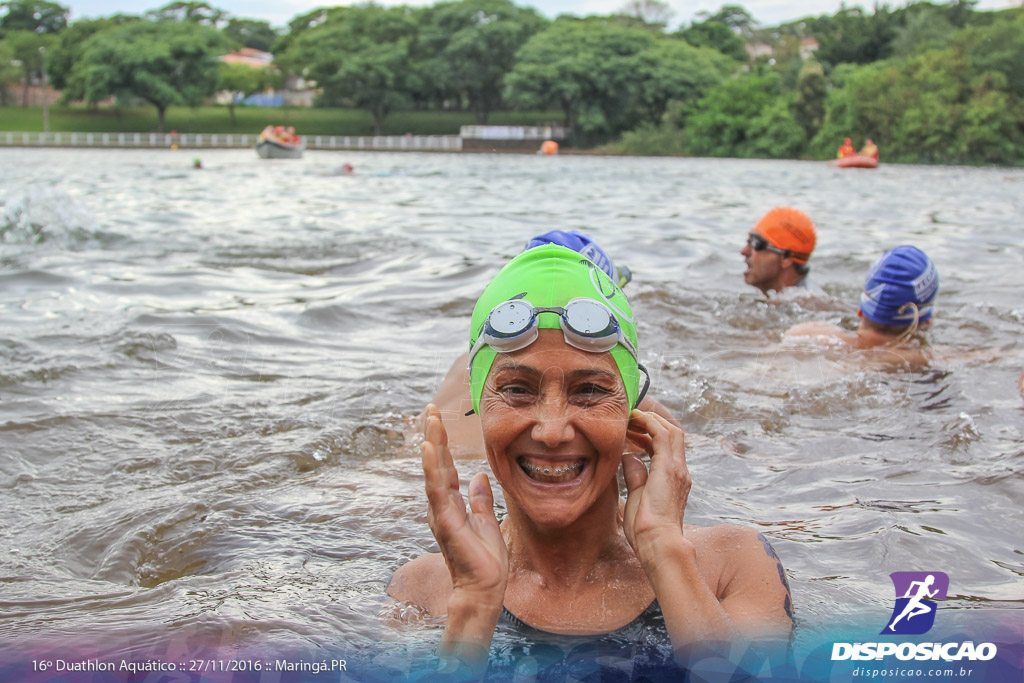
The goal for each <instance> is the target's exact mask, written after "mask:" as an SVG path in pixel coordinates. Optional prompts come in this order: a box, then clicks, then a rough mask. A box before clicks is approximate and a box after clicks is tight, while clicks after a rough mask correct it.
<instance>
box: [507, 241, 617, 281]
mask: <svg viewBox="0 0 1024 683" xmlns="http://www.w3.org/2000/svg"><path fill="white" fill-rule="evenodd" d="M542 244H557V245H559V246H562V247H566V248H568V249H572V250H573V251H575V252H579V253H580V254H582V255H583V256H585V257H586V258H588V259H590V260H591V261H592V262H593V263H594V265H595V266H597V267H598V268H600V269H601V270H603V271H604V272H606V273H608V277H610V278H611V279H612V282H617V283H619V284H620V286H621V285H623V284H625V283H624V282H620V278H619V272H618V271H617V270H616V269H615V264H614V263H612V260H611V259H610V258H608V254H606V253H604V249H602V248H601V247H599V246H598V245H597V242H595V241H594V238H593V237H591V236H590V235H586V234H584V233H582V232H580V231H578V230H551V231H549V232H546V233H544V234H543V235H537V236H536V237H534V238H533V239H531V240H530V241H529V242H527V243H526V246H525V247H523V251H526V250H527V249H533V248H534V247H539V246H540V245H542ZM627 272H628V271H627Z"/></svg>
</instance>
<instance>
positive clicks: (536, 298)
mask: <svg viewBox="0 0 1024 683" xmlns="http://www.w3.org/2000/svg"><path fill="white" fill-rule="evenodd" d="M638 351H639V346H638V339H637V332H636V322H635V320H634V313H633V309H632V307H631V306H630V304H629V301H628V300H627V298H626V296H625V294H624V293H623V292H622V289H621V288H620V287H619V286H618V285H617V284H616V283H615V282H614V281H613V280H612V279H611V277H609V275H608V273H607V272H605V271H604V270H603V269H601V268H600V267H599V266H598V265H597V264H595V263H594V262H593V261H591V260H590V259H588V258H585V257H584V256H582V255H581V254H580V253H579V252H577V251H574V250H572V249H569V248H566V247H563V246H560V245H555V244H544V245H541V246H537V247H534V248H530V249H527V250H526V251H524V252H523V253H521V254H519V255H518V256H516V257H515V258H514V259H512V260H511V261H510V262H509V263H508V264H507V265H506V266H505V267H504V268H502V269H501V271H499V272H498V273H497V275H495V277H494V278H493V279H492V280H491V282H490V284H488V285H487V287H486V288H485V289H484V291H483V294H481V296H480V299H479V300H478V301H477V302H476V306H475V307H474V309H473V316H472V320H471V321H470V326H469V353H468V357H467V365H468V367H469V368H470V370H469V375H470V382H469V384H470V395H471V398H470V401H471V403H472V405H473V408H474V410H475V411H476V412H477V413H478V415H479V422H480V427H481V431H482V438H483V446H484V452H485V453H486V456H487V462H488V465H489V473H490V477H493V479H494V481H495V482H496V483H497V484H498V485H500V486H501V489H502V491H503V493H504V509H505V511H506V514H505V515H504V516H503V521H502V522H501V523H500V524H499V523H498V521H497V517H496V516H495V513H494V496H493V493H492V489H491V478H490V477H489V476H488V474H487V473H485V472H480V473H478V474H477V475H475V476H474V477H473V478H472V480H471V481H470V483H469V485H468V487H467V488H466V490H465V493H466V494H468V503H469V506H468V509H467V506H466V499H465V498H464V497H463V496H464V494H463V492H462V491H461V490H460V480H459V475H458V472H457V469H456V465H455V459H454V458H453V456H452V452H451V448H450V444H449V439H448V431H447V419H445V418H444V417H443V416H442V414H441V412H440V410H439V409H438V408H437V406H434V405H430V406H428V407H427V410H426V413H425V419H424V441H423V446H422V456H423V473H424V480H425V488H426V492H427V501H428V508H429V509H428V519H429V523H430V528H431V531H432V532H433V534H434V538H435V539H436V540H437V543H438V546H439V548H440V552H439V553H433V554H427V555H423V556H420V557H418V558H417V559H415V560H413V561H411V562H409V563H407V564H405V565H404V566H402V567H401V568H399V570H398V571H397V572H396V573H395V575H394V577H393V578H392V580H391V583H390V585H389V586H388V594H389V595H391V596H392V597H393V598H394V599H395V600H398V601H401V602H406V603H411V604H413V605H417V606H419V607H421V608H422V609H423V610H425V611H426V612H428V613H429V614H430V615H432V616H435V617H436V616H441V615H446V617H447V618H446V620H445V632H444V635H443V636H442V638H441V643H440V646H439V648H438V654H439V656H440V659H441V663H440V669H441V670H442V671H444V672H445V673H451V674H454V675H456V676H459V677H463V678H465V679H466V680H469V679H473V680H476V679H480V678H482V677H484V674H485V673H486V672H487V670H488V666H489V661H488V654H489V649H490V644H491V640H492V638H493V635H494V633H495V632H497V631H502V632H511V633H514V634H518V635H519V636H521V637H525V638H527V639H534V640H533V642H537V643H541V642H544V640H545V639H547V638H549V637H557V636H556V635H555V634H562V635H570V636H584V635H586V636H589V637H592V638H597V639H600V638H604V637H607V636H610V637H611V638H613V639H618V640H619V641H620V642H622V641H624V642H625V643H626V644H627V645H629V646H630V647H632V646H633V645H635V644H641V643H645V644H653V643H656V644H657V649H658V651H660V652H661V653H662V654H661V656H662V657H666V653H668V652H671V651H672V650H675V651H677V652H687V651H688V650H687V648H688V647H690V646H692V645H694V644H696V643H701V642H705V641H719V642H721V641H731V640H734V639H762V638H763V639H768V640H770V641H771V642H772V643H778V644H781V645H783V646H784V645H785V644H788V641H789V637H790V634H791V632H792V627H793V621H792V610H791V605H792V602H791V598H790V595H789V589H788V586H787V585H786V582H785V572H784V570H783V568H782V566H781V564H779V562H778V558H777V556H776V555H775V553H774V551H773V550H772V549H771V547H770V545H768V543H767V541H766V540H765V539H764V537H763V536H759V535H758V533H757V531H756V530H755V529H752V528H743V527H738V526H734V525H729V524H722V525H718V526H714V527H696V526H692V525H684V512H685V510H686V507H687V501H688V497H689V492H690V487H691V479H690V475H689V470H688V469H687V465H686V457H685V438H684V437H685V435H684V433H683V430H682V429H681V428H680V427H678V426H676V425H674V424H672V423H671V422H669V421H668V420H666V419H665V418H663V417H661V416H660V415H657V414H655V413H653V412H647V411H644V410H642V409H634V406H636V405H637V404H638V403H639V402H641V400H642V398H643V393H644V388H645V386H646V384H647V379H646V372H645V371H644V370H643V367H642V366H641V365H640V364H639V363H638V360H637V354H638ZM637 447H638V448H639V449H640V451H641V454H640V455H638V454H637V453H636V452H634V450H633V449H634V448H637ZM647 457H649V461H650V469H649V470H648V467H647V465H646V463H645V462H644V461H645V459H646V458H647ZM620 472H621V476H622V479H623V481H624V482H625V485H626V490H627V492H628V495H627V497H626V499H625V500H623V499H622V497H621V496H620V489H619V478H618V477H619V474H620ZM684 530H685V531H684ZM667 663H668V664H669V665H672V664H673V662H672V660H671V658H670V657H669V658H668V659H667ZM496 677H501V676H500V675H496Z"/></svg>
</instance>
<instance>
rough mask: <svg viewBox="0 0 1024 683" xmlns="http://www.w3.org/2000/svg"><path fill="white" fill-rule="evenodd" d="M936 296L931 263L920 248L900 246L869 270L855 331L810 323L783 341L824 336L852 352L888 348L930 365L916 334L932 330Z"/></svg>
mask: <svg viewBox="0 0 1024 683" xmlns="http://www.w3.org/2000/svg"><path fill="white" fill-rule="evenodd" d="M938 292H939V273H938V270H936V268H935V264H934V263H932V260H931V259H930V258H928V255H927V254H925V253H924V252H923V251H921V250H920V249H918V248H917V247H914V246H910V245H902V246H899V247H896V248H894V249H892V250H890V251H887V252H885V253H884V254H883V255H882V256H881V258H879V259H878V260H877V261H876V262H875V264H874V265H873V266H872V267H871V270H869V271H868V275H867V278H866V279H865V281H864V291H863V292H862V293H861V296H860V307H859V309H858V310H857V317H858V318H859V324H858V326H857V330H856V331H855V332H850V331H847V330H845V329H843V328H841V327H839V326H837V325H833V324H831V323H823V322H808V323H801V324H799V325H796V326H794V327H792V328H790V329H789V330H787V331H786V334H785V336H786V337H801V336H814V337H823V338H826V339H829V340H833V341H838V342H839V343H841V344H843V345H845V346H847V347H849V348H850V349H851V350H864V349H876V348H878V349H884V350H886V351H895V352H896V355H897V356H898V357H899V358H901V359H902V360H904V361H906V362H910V363H912V364H920V363H926V362H927V360H928V358H927V356H928V354H927V353H926V351H925V350H924V349H923V348H922V340H920V339H918V338H916V337H915V335H916V334H917V333H918V332H919V331H921V330H925V329H927V328H928V327H929V326H930V325H931V323H932V315H933V313H934V310H935V299H936V296H937V295H938Z"/></svg>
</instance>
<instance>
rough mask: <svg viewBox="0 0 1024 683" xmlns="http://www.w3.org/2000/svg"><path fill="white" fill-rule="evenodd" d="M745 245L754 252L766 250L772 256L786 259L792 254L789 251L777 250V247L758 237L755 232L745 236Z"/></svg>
mask: <svg viewBox="0 0 1024 683" xmlns="http://www.w3.org/2000/svg"><path fill="white" fill-rule="evenodd" d="M747 244H748V245H750V248H751V249H753V250H754V251H766V250H767V251H770V252H772V253H774V254H779V255H781V256H784V257H786V258H789V257H790V256H792V255H793V252H791V251H790V250H789V249H779V248H778V247H776V246H773V245H772V243H771V242H769V241H768V240H766V239H765V238H764V237H762V236H761V235H758V234H757V233H756V232H752V233H750V234H749V235H747Z"/></svg>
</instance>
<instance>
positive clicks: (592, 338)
mask: <svg viewBox="0 0 1024 683" xmlns="http://www.w3.org/2000/svg"><path fill="white" fill-rule="evenodd" d="M541 313H554V314H555V315H557V316H558V324H559V326H560V327H561V328H562V336H563V337H564V339H565V343H566V344H569V345H570V346H574V347H576V348H577V349H581V350H583V351H590V352H591V353H601V352H604V351H611V350H612V349H613V348H615V345H616V344H619V343H621V344H622V345H623V346H624V347H626V350H627V351H629V353H630V354H632V356H633V359H634V360H636V361H637V364H636V366H637V369H638V370H640V371H642V372H643V373H644V385H643V387H641V388H640V392H639V393H638V394H637V397H636V402H635V403H634V405H633V407H634V408H636V407H637V406H639V405H640V402H641V401H642V400H643V399H644V396H646V395H647V390H648V389H649V388H650V386H651V375H650V373H649V372H647V368H645V367H644V366H643V364H642V363H640V361H639V359H637V355H636V347H634V346H633V343H632V342H631V341H630V340H629V337H627V336H626V335H625V334H623V332H622V328H621V327H620V325H619V321H618V320H616V319H615V316H614V315H613V314H612V312H611V309H609V308H608V307H607V306H605V305H604V304H602V303H601V302H599V301H597V300H596V299H588V298H586V297H577V298H575V299H573V300H572V301H570V302H569V303H567V304H566V305H565V306H564V307H563V306H550V307H537V306H534V305H533V304H531V303H530V302H529V301H527V300H526V299H510V300H509V301H505V302H503V303H500V304H498V305H497V306H495V307H494V308H493V309H491V312H490V314H489V315H488V316H487V320H486V321H484V327H483V330H481V332H480V337H479V338H478V339H477V340H476V343H475V344H473V348H472V349H470V351H469V362H468V363H467V367H469V368H472V367H473V358H474V357H475V356H476V354H477V353H478V352H479V351H480V349H482V348H483V347H484V346H490V347H491V348H492V349H494V350H495V351H497V352H499V353H512V352H513V351H518V350H520V349H525V348H526V347H527V346H529V345H530V344H532V343H533V342H534V341H536V339H537V337H538V336H539V335H540V325H539V322H538V319H537V316H538V315H540V314H541ZM473 412H474V411H473V410H470V411H469V412H467V413H466V415H472V414H473Z"/></svg>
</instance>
